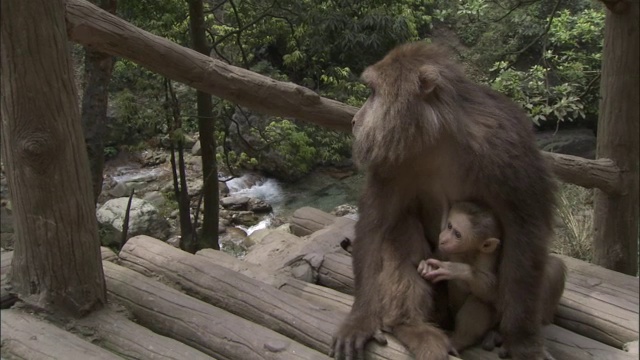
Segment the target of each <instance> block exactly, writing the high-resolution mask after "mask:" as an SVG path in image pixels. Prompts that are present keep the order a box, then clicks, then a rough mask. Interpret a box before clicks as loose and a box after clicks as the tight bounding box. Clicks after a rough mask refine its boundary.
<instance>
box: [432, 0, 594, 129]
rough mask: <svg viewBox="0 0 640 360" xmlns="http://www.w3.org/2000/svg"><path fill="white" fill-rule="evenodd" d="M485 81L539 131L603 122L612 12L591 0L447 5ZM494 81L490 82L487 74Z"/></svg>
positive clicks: (442, 10) (471, 0) (443, 6)
mask: <svg viewBox="0 0 640 360" xmlns="http://www.w3.org/2000/svg"><path fill="white" fill-rule="evenodd" d="M438 9H439V10H438V12H437V13H436V14H437V15H436V17H437V18H438V19H440V20H441V21H444V22H446V23H448V24H450V25H451V26H453V28H454V29H455V31H456V33H457V34H458V35H459V37H460V39H461V40H462V42H463V43H464V44H465V45H467V46H472V48H471V49H470V50H469V51H467V52H465V54H464V57H465V59H466V61H467V62H468V63H471V64H472V66H475V67H477V68H478V70H479V71H478V72H479V73H480V74H482V76H480V79H481V80H484V81H486V82H488V83H489V84H490V85H491V86H492V87H493V88H494V89H496V90H498V91H500V92H502V93H504V94H506V95H507V96H509V97H510V98H512V99H514V100H515V101H516V102H518V103H519V104H521V105H522V106H523V107H524V108H525V109H526V110H527V111H528V112H529V114H530V115H531V118H532V119H533V121H534V122H535V123H536V124H537V125H543V124H544V122H545V121H546V122H548V123H552V124H557V123H558V122H561V121H574V120H581V121H583V120H584V119H587V120H589V121H592V122H593V121H595V119H597V106H598V91H599V88H598V85H599V74H600V61H601V53H602V38H603V30H604V11H603V10H602V8H601V7H599V6H597V4H593V3H592V2H589V1H586V0H579V1H575V2H571V3H567V4H564V3H557V2H556V1H555V0H539V1H535V2H527V3H522V2H517V1H511V0H501V1H488V0H462V1H459V2H439V3H438ZM487 75H488V76H487Z"/></svg>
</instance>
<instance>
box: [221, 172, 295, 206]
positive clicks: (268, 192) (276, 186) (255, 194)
mask: <svg viewBox="0 0 640 360" xmlns="http://www.w3.org/2000/svg"><path fill="white" fill-rule="evenodd" d="M227 186H228V187H229V194H230V195H243V196H248V197H252V198H257V199H260V200H264V201H265V202H266V203H267V204H269V205H271V206H272V207H274V210H275V207H276V206H278V205H280V204H282V202H283V201H284V194H283V192H282V187H281V186H280V183H279V182H278V180H275V179H265V178H262V177H258V176H256V175H243V176H241V177H239V178H235V179H231V180H229V181H227Z"/></svg>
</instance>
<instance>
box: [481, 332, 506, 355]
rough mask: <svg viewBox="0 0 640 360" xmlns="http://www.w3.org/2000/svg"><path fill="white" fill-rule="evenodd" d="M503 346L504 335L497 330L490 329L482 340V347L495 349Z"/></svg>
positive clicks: (489, 349)
mask: <svg viewBox="0 0 640 360" xmlns="http://www.w3.org/2000/svg"><path fill="white" fill-rule="evenodd" d="M500 346H502V335H500V333H499V332H497V331H496V330H489V331H488V332H487V334H486V335H485V336H484V339H483V340H482V348H483V349H484V350H487V351H493V349H495V348H496V347H500Z"/></svg>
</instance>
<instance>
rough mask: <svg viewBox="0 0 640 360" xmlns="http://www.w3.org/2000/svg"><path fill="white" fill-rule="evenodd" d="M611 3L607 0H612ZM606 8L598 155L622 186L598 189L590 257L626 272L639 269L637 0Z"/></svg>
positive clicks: (596, 261) (611, 267) (600, 263)
mask: <svg viewBox="0 0 640 360" xmlns="http://www.w3.org/2000/svg"><path fill="white" fill-rule="evenodd" d="M610 5H611V4H610ZM610 8H611V9H614V10H616V9H617V10H618V11H617V12H613V11H611V10H606V12H607V15H606V19H605V34H604V49H603V56H602V77H601V78H602V80H601V85H600V92H601V99H602V100H601V102H600V118H599V119H598V140H597V141H598V145H597V154H598V158H605V157H606V158H610V159H612V160H613V161H614V162H615V163H616V165H617V166H618V167H619V168H620V169H621V173H620V177H621V180H622V185H623V186H622V192H621V193H619V194H609V193H606V192H604V191H601V190H596V194H595V199H594V211H595V216H594V232H595V236H594V262H595V263H596V264H598V265H601V266H604V267H606V268H609V269H612V270H616V271H620V272H623V273H625V274H629V275H634V276H635V275H637V273H638V214H639V212H638V163H639V162H640V155H639V152H640V148H639V145H638V144H639V142H638V135H639V134H638V132H639V130H640V127H639V123H640V111H639V103H638V98H639V97H640V91H639V86H640V76H639V75H638V64H639V63H640V56H639V54H638V52H639V51H640V47H639V45H638V44H639V42H640V35H639V31H638V23H639V22H640V16H639V15H638V14H639V10H638V8H639V3H638V1H635V0H634V1H627V0H624V1H618V2H616V4H615V6H613V5H611V6H610Z"/></svg>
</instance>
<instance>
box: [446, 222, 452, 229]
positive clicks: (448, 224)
mask: <svg viewBox="0 0 640 360" xmlns="http://www.w3.org/2000/svg"><path fill="white" fill-rule="evenodd" d="M451 228H452V226H451V223H450V222H448V223H447V229H449V230H451Z"/></svg>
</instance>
